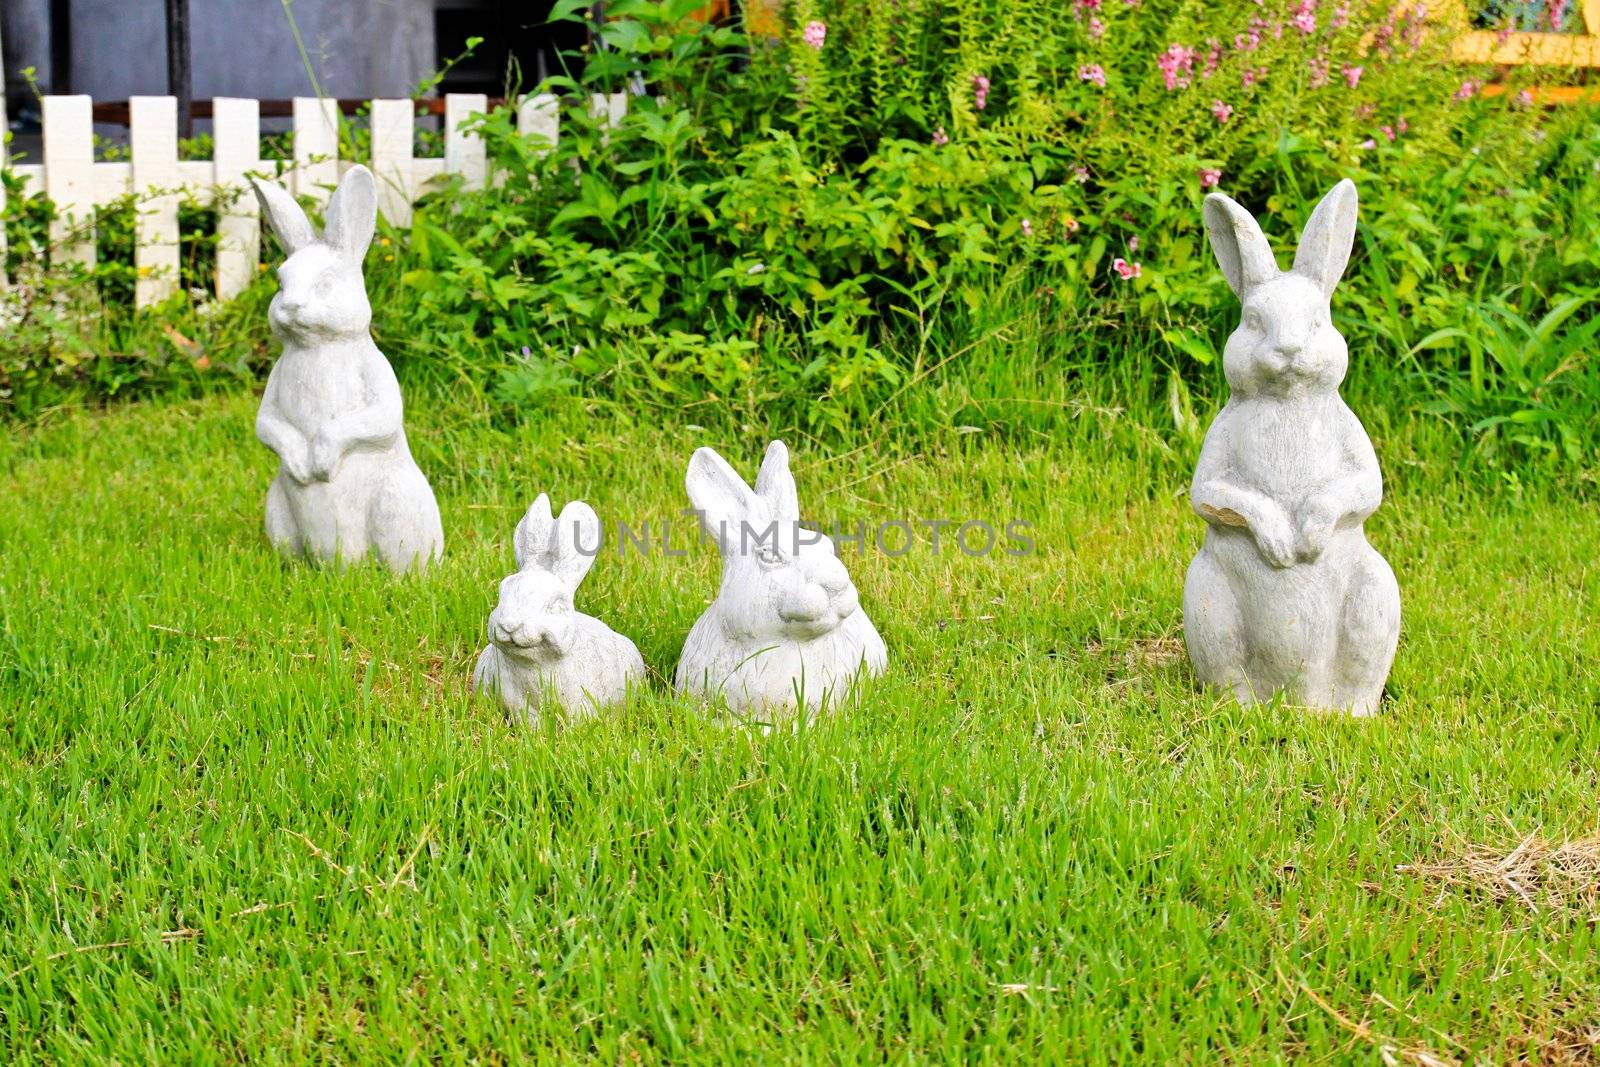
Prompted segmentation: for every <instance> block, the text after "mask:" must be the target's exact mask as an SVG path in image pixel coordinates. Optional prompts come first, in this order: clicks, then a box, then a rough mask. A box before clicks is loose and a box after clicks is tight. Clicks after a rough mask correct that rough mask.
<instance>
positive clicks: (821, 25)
mask: <svg viewBox="0 0 1600 1067" xmlns="http://www.w3.org/2000/svg"><path fill="white" fill-rule="evenodd" d="M800 36H801V37H802V39H804V40H805V42H806V44H808V45H810V46H811V47H812V48H815V49H816V50H817V51H819V52H820V51H822V45H823V42H825V41H827V39H828V24H827V23H826V22H819V21H818V20H816V19H812V20H811V21H810V22H808V23H806V28H805V32H803V33H802V34H801V35H800Z"/></svg>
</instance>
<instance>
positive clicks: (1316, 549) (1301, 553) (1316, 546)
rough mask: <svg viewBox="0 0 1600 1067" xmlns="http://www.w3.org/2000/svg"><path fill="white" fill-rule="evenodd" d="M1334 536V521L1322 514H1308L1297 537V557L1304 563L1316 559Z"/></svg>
mask: <svg viewBox="0 0 1600 1067" xmlns="http://www.w3.org/2000/svg"><path fill="white" fill-rule="evenodd" d="M1332 536H1333V522H1332V521H1330V520H1328V519H1326V518H1323V517H1322V516H1320V515H1308V516H1306V519H1305V521H1304V522H1302V523H1301V524H1300V534H1299V536H1298V537H1296V538H1295V546H1294V554H1295V558H1296V559H1298V560H1300V561H1301V562H1302V563H1310V562H1312V561H1313V560H1316V559H1317V558H1318V557H1320V556H1321V555H1322V553H1323V550H1324V549H1326V548H1327V547H1328V538H1330V537H1332Z"/></svg>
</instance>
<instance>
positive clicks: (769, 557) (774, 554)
mask: <svg viewBox="0 0 1600 1067" xmlns="http://www.w3.org/2000/svg"><path fill="white" fill-rule="evenodd" d="M756 559H759V560H760V561H761V562H762V563H764V564H766V565H767V566H768V567H776V566H777V565H778V564H780V563H782V562H783V554H782V553H781V552H779V551H778V550H777V549H776V548H773V547H772V546H771V545H763V546H762V548H761V551H760V552H757V553H756Z"/></svg>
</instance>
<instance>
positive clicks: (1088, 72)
mask: <svg viewBox="0 0 1600 1067" xmlns="http://www.w3.org/2000/svg"><path fill="white" fill-rule="evenodd" d="M1078 80H1079V81H1084V82H1094V83H1095V84H1096V85H1098V86H1099V87H1100V88H1102V89H1104V88H1105V87H1106V72H1105V68H1104V67H1102V66H1101V65H1100V64H1098V63H1090V64H1088V65H1087V66H1082V67H1079V68H1078Z"/></svg>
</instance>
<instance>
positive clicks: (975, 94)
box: [972, 74, 989, 111]
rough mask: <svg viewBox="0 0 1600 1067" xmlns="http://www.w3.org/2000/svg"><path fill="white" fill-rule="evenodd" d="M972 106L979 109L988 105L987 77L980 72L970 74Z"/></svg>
mask: <svg viewBox="0 0 1600 1067" xmlns="http://www.w3.org/2000/svg"><path fill="white" fill-rule="evenodd" d="M972 106H973V107H975V108H977V109H978V110H979V111H982V110H983V109H984V108H986V107H988V106H989V79H988V78H985V77H984V76H983V75H982V74H974V75H973V76H972Z"/></svg>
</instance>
